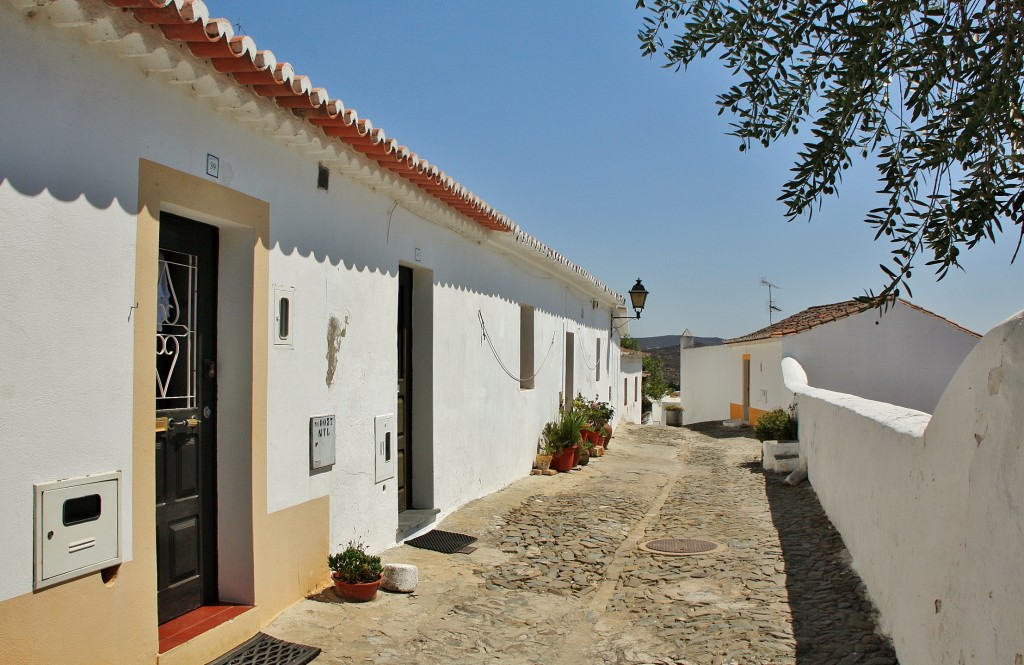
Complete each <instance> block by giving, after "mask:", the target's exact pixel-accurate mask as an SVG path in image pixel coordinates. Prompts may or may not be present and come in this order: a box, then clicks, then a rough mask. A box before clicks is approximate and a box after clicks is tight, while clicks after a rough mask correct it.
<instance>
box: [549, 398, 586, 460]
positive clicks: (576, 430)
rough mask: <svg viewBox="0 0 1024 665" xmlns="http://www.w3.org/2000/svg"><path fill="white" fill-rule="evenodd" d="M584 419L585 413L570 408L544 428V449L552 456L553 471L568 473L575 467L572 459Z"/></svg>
mask: <svg viewBox="0 0 1024 665" xmlns="http://www.w3.org/2000/svg"><path fill="white" fill-rule="evenodd" d="M585 418H586V414H585V413H583V412H582V411H580V410H578V409H574V408H571V407H570V408H568V409H565V410H564V411H562V413H561V414H560V415H559V417H558V420H553V421H551V422H549V423H548V424H546V425H545V426H544V431H543V432H542V436H543V439H544V448H545V451H550V452H551V454H552V457H551V468H552V469H554V470H555V471H568V470H569V469H571V468H572V467H574V466H576V460H575V459H574V457H575V454H576V451H577V450H578V449H579V443H580V430H581V429H582V428H583V422H584V419H585Z"/></svg>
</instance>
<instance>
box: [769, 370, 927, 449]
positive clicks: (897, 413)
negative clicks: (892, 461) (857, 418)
mask: <svg viewBox="0 0 1024 665" xmlns="http://www.w3.org/2000/svg"><path fill="white" fill-rule="evenodd" d="M782 380H783V381H784V382H785V384H786V388H788V389H789V390H790V391H792V392H793V393H794V394H796V395H807V396H808V397H814V398H817V399H820V400H821V401H823V402H827V403H829V404H834V405H836V406H840V407H843V408H844V409H848V410H850V411H853V412H854V413H857V414H858V415H861V416H864V417H865V418H869V419H871V420H874V421H875V422H878V423H881V424H883V425H885V426H887V427H889V428H891V429H893V430H894V431H896V432H899V433H900V434H908V435H910V436H915V437H923V436H924V431H925V429H927V428H928V423H929V422H931V419H932V417H931V415H930V414H927V413H925V412H924V411H917V410H916V409H908V408H906V407H902V406H896V405H895V404H887V403H886V402H876V401H875V400H872V399H865V398H863V397H857V396H856V395H848V394H847V393H840V392H836V391H834V390H825V389H823V388H813V387H811V386H809V385H807V372H805V371H804V368H803V366H802V365H801V364H800V363H799V361H797V359H796V358H793V357H787V358H783V359H782Z"/></svg>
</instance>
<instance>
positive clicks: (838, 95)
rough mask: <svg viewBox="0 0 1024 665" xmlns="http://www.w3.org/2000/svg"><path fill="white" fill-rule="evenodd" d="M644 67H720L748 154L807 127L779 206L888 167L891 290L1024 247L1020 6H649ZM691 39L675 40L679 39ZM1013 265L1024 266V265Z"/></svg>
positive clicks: (806, 200)
mask: <svg viewBox="0 0 1024 665" xmlns="http://www.w3.org/2000/svg"><path fill="white" fill-rule="evenodd" d="M636 6H637V7H638V8H646V12H645V14H646V15H645V16H644V17H643V19H642V20H643V26H642V27H641V29H640V30H639V32H638V35H637V36H638V38H639V40H640V50H641V52H642V54H643V55H644V56H654V55H655V54H659V53H660V54H661V55H663V56H664V60H663V61H662V62H663V65H664V66H665V67H671V68H675V69H676V70H678V69H680V68H682V67H687V66H688V65H689V64H690V63H692V62H694V61H695V60H699V59H702V58H706V57H709V56H711V57H713V58H717V59H718V60H719V61H720V62H721V63H722V64H723V65H724V66H725V67H726V68H727V69H729V70H730V71H731V73H732V78H731V79H730V81H731V83H730V84H729V88H728V90H726V91H724V92H723V93H722V94H720V95H719V96H718V101H717V105H718V107H719V113H723V112H726V111H728V112H730V113H732V114H734V116H735V118H736V122H735V123H734V124H733V125H732V127H733V131H732V132H730V133H731V134H732V135H733V136H735V137H736V138H737V139H739V148H740V150H741V151H743V150H748V149H749V148H750V146H751V145H752V144H761V145H763V146H765V147H767V146H769V145H770V144H772V143H776V142H779V141H784V140H785V139H786V138H787V137H789V136H791V135H795V134H797V132H798V131H800V130H809V131H806V132H805V133H807V134H808V135H809V137H808V138H807V139H806V142H805V143H804V144H803V146H802V147H801V148H799V149H798V153H797V156H796V163H795V165H794V166H793V168H792V169H791V171H790V174H791V175H790V179H789V181H788V182H787V183H786V184H785V185H783V188H782V195H781V196H780V197H779V200H780V201H782V203H783V205H785V207H786V212H785V216H786V218H787V219H788V220H790V221H791V220H793V219H796V218H798V217H806V218H807V219H810V218H811V215H812V213H813V212H814V210H815V208H818V207H819V206H820V205H821V204H822V201H823V199H824V198H825V197H828V196H831V195H833V194H836V192H837V191H838V190H839V188H840V187H841V185H842V182H843V176H844V172H845V171H846V170H847V169H849V168H850V167H851V166H852V165H853V164H854V162H855V161H859V160H863V161H873V162H874V166H875V168H876V170H877V175H878V183H879V185H878V192H877V193H878V198H879V199H880V200H879V201H878V202H877V204H873V205H871V207H870V210H869V211H868V212H866V215H865V218H864V221H865V222H866V223H867V224H868V225H869V226H870V227H872V230H873V231H874V235H875V239H876V240H878V239H879V238H882V237H883V236H884V237H885V238H886V239H887V240H889V241H890V242H891V243H892V250H891V256H890V260H889V265H888V266H886V265H881V266H880V268H881V270H882V272H883V274H884V276H883V277H882V279H883V280H884V286H883V288H882V290H881V291H880V293H879V294H878V295H877V296H875V295H874V293H873V292H872V291H868V292H867V295H865V296H862V297H861V299H862V300H864V301H871V302H874V304H876V305H877V306H879V307H888V306H889V304H890V303H891V302H892V301H893V299H894V298H897V297H899V295H900V288H901V287H903V288H904V289H905V290H906V292H907V295H910V288H909V279H910V276H911V268H912V267H913V265H912V264H913V263H915V262H916V261H917V259H921V260H923V261H925V264H926V265H927V266H929V267H930V268H932V269H933V270H934V271H935V274H936V278H937V280H941V279H942V278H943V277H945V276H946V275H947V274H948V272H949V270H950V269H951V268H960V267H961V266H960V263H959V255H960V254H961V253H962V252H965V251H966V250H969V249H973V248H974V247H976V246H977V245H978V244H979V243H981V242H982V241H984V240H986V239H987V240H989V241H991V242H993V243H995V242H996V238H997V236H999V235H1000V234H1001V233H1002V232H1003V228H1004V226H1010V225H1011V224H1012V225H1013V226H1016V227H1017V229H1016V233H1014V234H1013V235H1016V236H1017V238H1016V250H1015V251H1014V254H1013V259H1015V258H1016V257H1017V253H1018V252H1019V251H1020V248H1021V240H1022V239H1024V214H1022V213H1024V161H1022V156H1021V155H1022V150H1024V86H1022V85H1021V72H1022V71H1024V39H1021V35H1022V34H1024V4H1022V3H1021V2H1019V1H1010V0H1007V1H1004V2H1000V1H997V0H980V1H978V2H939V1H935V2H932V1H928V2H924V1H921V2H885V1H881V2H867V1H864V2H851V1H850V0H763V1H759V2H744V1H740V0H638V1H637V3H636ZM672 29H675V30H677V31H678V34H676V35H674V36H672V37H669V38H666V37H665V36H664V34H663V33H664V32H666V31H668V30H672ZM1013 259H1011V262H1012V261H1013Z"/></svg>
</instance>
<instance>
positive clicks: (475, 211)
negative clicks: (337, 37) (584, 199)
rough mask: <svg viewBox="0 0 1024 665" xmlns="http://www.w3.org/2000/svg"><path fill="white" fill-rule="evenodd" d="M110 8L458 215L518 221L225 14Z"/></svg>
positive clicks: (184, 1) (161, 4)
mask: <svg viewBox="0 0 1024 665" xmlns="http://www.w3.org/2000/svg"><path fill="white" fill-rule="evenodd" d="M105 2H106V3H107V4H108V5H110V6H112V7H119V8H123V9H127V10H129V11H131V12H132V13H133V14H134V16H135V18H136V19H138V20H139V21H140V22H142V23H145V24H148V25H156V26H159V27H160V29H161V30H162V31H163V33H164V34H165V35H166V36H167V38H168V39H171V40H174V41H181V42H185V43H186V44H187V45H188V47H189V50H190V51H191V52H192V53H193V54H194V55H195V56H196V57H199V58H205V59H208V60H209V61H210V63H211V65H212V66H213V68H214V69H215V70H216V71H218V72H220V73H222V74H225V75H229V76H233V77H234V79H235V81H237V82H238V83H239V84H241V85H246V86H250V87H251V89H252V90H253V92H255V93H256V94H257V95H259V96H261V97H267V98H271V99H273V100H274V101H275V102H276V103H277V104H278V105H279V106H281V107H283V108H288V109H297V110H300V111H301V110H303V109H305V110H306V113H307V115H306V117H305V119H306V121H307V122H309V123H310V124H312V125H314V126H316V127H319V128H320V130H321V131H322V132H323V133H324V134H325V135H326V136H329V137H332V138H337V139H340V140H341V141H343V142H345V143H346V144H348V145H349V146H351V147H352V148H353V149H355V150H357V151H358V152H360V153H362V154H363V155H365V156H367V157H368V158H369V159H372V160H374V161H376V162H378V163H379V164H381V165H382V166H383V167H384V168H387V169H388V170H390V171H392V172H393V173H395V174H397V175H398V176H399V177H402V178H404V179H406V180H408V181H409V182H411V183H412V184H414V185H416V186H417V187H419V188H420V189H422V190H423V191H425V192H426V193H427V194H429V195H430V196H433V197H434V198H436V199H439V200H440V201H441V202H443V203H444V204H446V205H448V206H449V207H451V208H453V209H455V210H457V211H459V212H461V213H462V214H464V215H466V216H467V217H469V218H470V219H472V220H473V221H474V222H476V223H478V224H480V225H481V226H483V227H485V228H488V229H492V230H496V231H502V232H513V233H514V232H516V231H518V227H517V225H516V224H515V223H513V222H512V220H510V219H508V218H507V217H505V216H504V215H502V214H501V213H499V212H498V211H497V210H495V209H494V208H493V207H491V206H489V205H487V203H485V202H484V201H482V200H481V199H480V198H479V197H477V196H475V195H473V194H472V193H471V192H469V191H468V190H467V189H466V188H465V187H462V186H461V185H459V184H458V183H457V182H455V181H454V180H452V179H451V178H450V177H448V176H447V175H446V174H445V173H444V172H443V171H440V170H439V169H437V167H435V166H433V165H431V164H429V163H427V161H426V160H423V159H421V158H420V157H419V156H418V155H416V153H414V152H412V151H410V150H409V149H408V148H405V147H401V146H399V145H398V142H397V141H394V140H393V139H392V140H388V139H387V138H386V137H385V135H384V132H383V131H380V130H374V129H373V126H372V124H371V123H370V122H369V121H368V120H364V119H359V118H358V116H357V114H356V112H355V111H354V110H352V109H346V108H345V107H344V104H342V102H341V100H337V99H330V98H329V96H328V94H327V91H326V90H324V89H323V88H316V87H313V85H312V84H311V83H310V81H309V79H308V78H307V77H305V76H296V75H295V72H294V70H293V69H292V67H291V65H289V64H288V63H286V62H281V63H279V62H277V59H276V57H275V56H274V54H273V53H271V52H270V51H265V50H264V51H260V50H258V49H257V48H256V43H255V42H254V41H253V40H252V38H251V37H248V36H244V37H235V36H234V31H233V29H232V27H231V23H230V22H229V21H227V20H226V19H217V18H213V19H211V18H210V14H209V10H208V9H207V7H206V4H205V3H203V2H202V1H201V0H105Z"/></svg>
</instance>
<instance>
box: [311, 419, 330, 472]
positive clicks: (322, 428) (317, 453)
mask: <svg viewBox="0 0 1024 665" xmlns="http://www.w3.org/2000/svg"><path fill="white" fill-rule="evenodd" d="M333 464H334V416H333V415H330V416H314V417H312V418H310V419H309V468H310V469H322V468H324V467H326V466H332V465H333Z"/></svg>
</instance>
